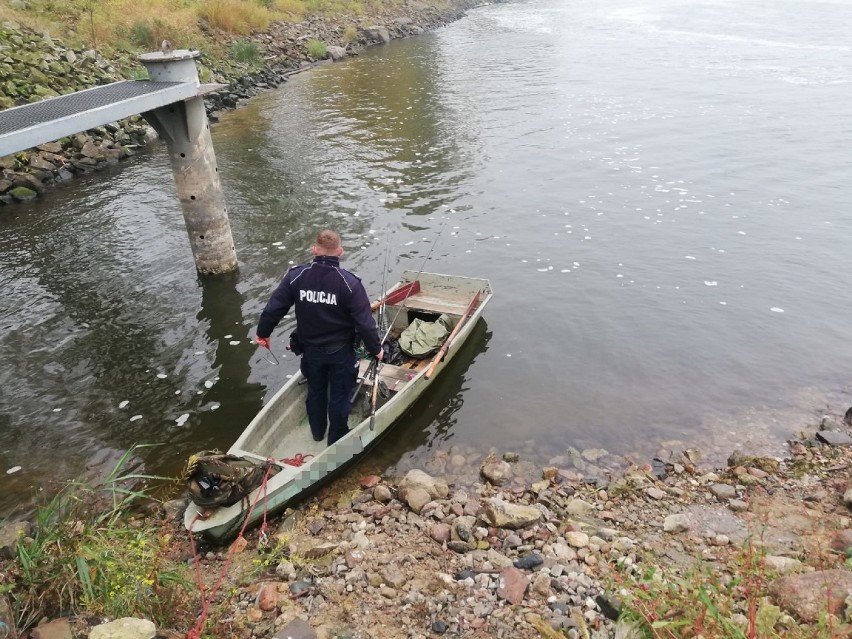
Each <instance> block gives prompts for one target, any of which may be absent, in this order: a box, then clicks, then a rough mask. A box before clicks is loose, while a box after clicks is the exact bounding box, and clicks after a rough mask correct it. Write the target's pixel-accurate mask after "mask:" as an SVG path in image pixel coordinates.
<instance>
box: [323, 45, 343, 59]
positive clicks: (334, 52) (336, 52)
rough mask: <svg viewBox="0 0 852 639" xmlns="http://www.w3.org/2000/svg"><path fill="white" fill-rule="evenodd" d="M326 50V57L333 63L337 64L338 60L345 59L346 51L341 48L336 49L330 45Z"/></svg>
mask: <svg viewBox="0 0 852 639" xmlns="http://www.w3.org/2000/svg"><path fill="white" fill-rule="evenodd" d="M327 49H328V55H329V56H331V59H332V60H334V61H335V62H337V61H338V60H342V59H343V58H345V57H346V49H344V48H343V47H337V46H333V45H332V46H329V47H327Z"/></svg>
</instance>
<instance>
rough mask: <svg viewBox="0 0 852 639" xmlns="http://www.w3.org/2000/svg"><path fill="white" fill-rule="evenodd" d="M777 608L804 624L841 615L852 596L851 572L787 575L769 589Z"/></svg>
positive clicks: (823, 571)
mask: <svg viewBox="0 0 852 639" xmlns="http://www.w3.org/2000/svg"><path fill="white" fill-rule="evenodd" d="M769 592H770V593H771V594H772V596H773V597H774V598H775V600H776V601H777V602H778V604H779V605H780V606H781V607H782V608H784V609H785V610H787V611H788V612H790V613H792V614H793V615H795V616H796V617H798V618H799V619H800V620H802V621H804V622H805V623H814V622H816V621H818V620H819V618H820V614H821V613H822V612H823V611H824V610H826V608H828V612H830V613H831V614H834V615H840V614H841V612H842V611H843V607H844V605H845V602H846V598H847V597H849V596H850V595H852V572H849V571H848V570H820V571H817V572H810V573H802V574H798V575H788V576H786V577H782V578H781V579H778V580H777V581H775V582H774V583H772V584H771V585H770V587H769Z"/></svg>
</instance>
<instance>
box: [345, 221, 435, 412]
mask: <svg viewBox="0 0 852 639" xmlns="http://www.w3.org/2000/svg"><path fill="white" fill-rule="evenodd" d="M446 225H447V220H446V218H445V219H444V222H443V224H441V228H440V229H439V230H438V234H437V235H436V236H435V239H434V240H432V246H431V247H430V248H429V252H428V253H427V254H426V258H425V259H424V260H423V263H422V264H421V265H420V270H419V271H417V273H416V274H415V276H414V281H417V280H418V279H419V278H420V274H421V273H422V272H423V269H424V268H426V264H427V262H428V261H429V258H430V257H431V256H432V251H434V250H435V246H437V244H438V239H439V238H440V237H441V234H442V233H443V232H444V227H445V226H446ZM388 248H390V244H388ZM385 272H386V273H387V271H385ZM382 291H383V293H382V295H383V297H382V305H380V308H381V307H382V306H384V301H385V300H386V299H387V297H388V296H387V295H385V294H384V284H383V285H382ZM407 300H408V297H407V296H406V297H405V298H404V299H403V300H402V305H401V306H400V307H399V308H398V309H397V311H396V314H394V316H393V319H392V320H391V322H390V324H388V328H387V331H385V333H384V335H383V336H382V338H381V344H382V348H384V343H385V342H386V341H387V339H388V336H389V335H390V332H391V329H393V325H394V323H395V322H396V320H397V318H398V317H399V314H400V312H402V309H403V308H405V304H406V302H407ZM378 364H379V360H377V359H373V361H372V362H370V366H369V367H368V368H367V370H366V371H364V376H363V377H362V378H361V382H360V383H359V384H358V388H356V389H355V392H354V393H352V397H350V398H349V403H350V404H351V403H352V402H354V401H355V398H356V397H358V393H360V392H361V387H362V386H364V382H365V381H367V378H368V377H370V378H371V379H372V377H371V375H375V372H374V370H373V369H376V368H378Z"/></svg>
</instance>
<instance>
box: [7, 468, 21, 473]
mask: <svg viewBox="0 0 852 639" xmlns="http://www.w3.org/2000/svg"><path fill="white" fill-rule="evenodd" d="M19 470H21V467H20V466H12V467H11V468H10V469H9V470H7V471H6V474H7V475H14V474H15V473H17V472H18V471H19Z"/></svg>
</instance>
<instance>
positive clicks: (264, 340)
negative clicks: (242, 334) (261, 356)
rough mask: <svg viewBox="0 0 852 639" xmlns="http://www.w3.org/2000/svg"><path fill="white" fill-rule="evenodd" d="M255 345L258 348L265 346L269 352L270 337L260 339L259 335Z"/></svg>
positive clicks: (255, 339)
mask: <svg viewBox="0 0 852 639" xmlns="http://www.w3.org/2000/svg"><path fill="white" fill-rule="evenodd" d="M254 341H255V343H256V344H257V345H258V346H263V348H265V349H267V350H269V338H268V337H260V336H259V335H258V336H257V337H255V338H254Z"/></svg>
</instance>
